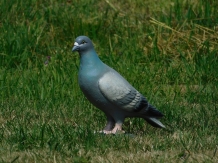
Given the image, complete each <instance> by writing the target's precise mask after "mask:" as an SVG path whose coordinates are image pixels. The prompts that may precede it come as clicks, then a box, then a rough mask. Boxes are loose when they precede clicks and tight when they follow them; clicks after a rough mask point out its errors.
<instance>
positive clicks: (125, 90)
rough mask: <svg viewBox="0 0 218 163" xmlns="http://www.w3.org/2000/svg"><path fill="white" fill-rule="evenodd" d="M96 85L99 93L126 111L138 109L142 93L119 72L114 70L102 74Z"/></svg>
mask: <svg viewBox="0 0 218 163" xmlns="http://www.w3.org/2000/svg"><path fill="white" fill-rule="evenodd" d="M98 85H99V89H100V91H101V93H102V94H103V95H104V96H105V97H106V98H107V99H108V100H109V101H110V102H112V103H113V104H115V105H116V106H118V107H119V108H121V109H124V110H127V111H135V110H136V111H137V110H138V109H139V108H138V106H139V104H140V101H141V98H142V95H141V94H140V93H139V92H138V91H137V90H135V89H134V88H133V87H132V86H131V85H130V84H129V83H128V82H127V81H126V80H125V79H124V78H123V77H122V76H120V75H119V74H117V73H115V72H108V73H106V74H104V75H103V77H102V78H101V79H100V80H99V83H98ZM140 109H141V108H140ZM140 109H139V110H140Z"/></svg>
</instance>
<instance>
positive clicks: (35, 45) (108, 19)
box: [0, 0, 218, 162]
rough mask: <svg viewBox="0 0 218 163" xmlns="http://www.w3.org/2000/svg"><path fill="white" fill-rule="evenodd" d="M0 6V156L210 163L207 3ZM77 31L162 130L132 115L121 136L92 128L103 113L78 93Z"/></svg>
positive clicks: (211, 68) (212, 110) (211, 56)
mask: <svg viewBox="0 0 218 163" xmlns="http://www.w3.org/2000/svg"><path fill="white" fill-rule="evenodd" d="M0 6H1V7H0V15H1V20H0V28H1V30H0V67H1V68H0V82H1V83H0V90H1V91H0V100H1V103H0V144H1V145H0V162H33V161H35V162H114V161H116V162H145V161H146V162H217V141H218V138H217V126H216V124H217V123H218V122H217V118H216V115H217V112H218V111H217V101H218V98H217V97H218V94H217V83H218V81H217V80H218V73H217V69H218V64H217V59H218V56H217V22H218V17H217V15H218V13H217V10H216V8H217V2H216V1H203V0H202V1H195V0H193V1H179V0H178V1H175V2H171V1H163V2H159V1H158V3H157V1H146V2H144V1H137V2H132V1H119V2H116V1H113V0H111V1H106V0H105V1H99V2H97V3H96V1H92V0H90V1H85V0H83V1H75V2H73V1H67V2H66V1H46V2H44V1H37V2H35V1H33V0H32V1H27V2H26V1H22V0H17V1H6V0H2V1H1V2H0ZM78 35H87V36H89V37H90V38H91V39H92V40H93V42H94V44H95V47H96V50H97V52H98V54H99V55H100V58H101V59H102V60H103V61H104V62H105V63H107V64H108V65H110V66H112V67H113V68H115V69H116V70H118V71H119V72H120V73H121V74H122V75H123V76H124V77H125V78H127V79H128V80H129V81H130V83H132V84H133V86H135V87H136V88H137V89H139V90H140V92H141V93H143V94H144V95H146V96H147V98H148V99H149V101H150V102H151V103H152V104H154V105H155V106H156V107H157V108H158V109H159V110H161V111H162V112H163V113H164V114H165V118H164V119H163V120H162V121H163V123H164V124H166V126H167V130H157V129H154V128H152V127H150V126H148V125H147V124H145V122H144V121H143V120H142V119H138V118H135V119H127V120H126V121H125V124H124V129H125V130H126V131H127V133H130V135H125V136H124V135H116V136H104V135H98V134H94V133H93V130H100V129H101V128H102V127H103V126H104V124H105V116H104V115H103V113H102V112H101V111H99V110H97V109H95V108H94V107H93V106H92V105H91V104H90V103H89V102H88V101H87V100H86V99H85V97H84V96H83V95H82V93H81V91H80V90H79V87H78V83H77V72H78V65H79V58H78V56H77V55H76V54H71V48H72V44H73V41H74V39H75V38H76V37H77V36H78ZM48 56H51V59H48ZM46 61H47V62H48V64H45V62H46Z"/></svg>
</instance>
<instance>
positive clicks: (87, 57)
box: [80, 50, 102, 67]
mask: <svg viewBox="0 0 218 163" xmlns="http://www.w3.org/2000/svg"><path fill="white" fill-rule="evenodd" d="M99 64H102V61H101V60H100V59H99V57H98V55H97V53H96V52H95V50H92V51H89V52H87V53H85V52H84V53H83V54H80V66H82V67H84V66H85V67H92V66H97V65H99Z"/></svg>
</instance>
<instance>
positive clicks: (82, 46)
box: [72, 36, 94, 54]
mask: <svg viewBox="0 0 218 163" xmlns="http://www.w3.org/2000/svg"><path fill="white" fill-rule="evenodd" d="M91 49H94V46H93V44H92V41H91V40H90V39H89V38H88V37H87V36H79V37H77V38H76V40H75V42H74V45H73V48H72V51H73V52H74V51H78V52H79V53H80V54H81V53H82V52H86V51H88V50H91Z"/></svg>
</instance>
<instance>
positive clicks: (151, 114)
mask: <svg viewBox="0 0 218 163" xmlns="http://www.w3.org/2000/svg"><path fill="white" fill-rule="evenodd" d="M146 110H147V111H146V117H155V118H158V119H159V118H162V117H163V116H164V115H163V113H161V112H160V111H159V110H157V109H156V108H155V107H154V106H152V105H150V104H149V106H148V108H147V109H146Z"/></svg>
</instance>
